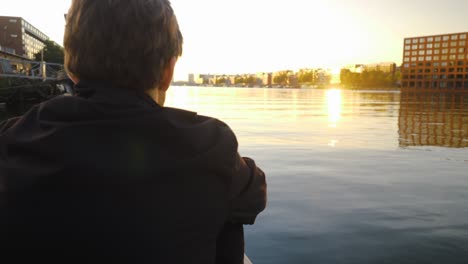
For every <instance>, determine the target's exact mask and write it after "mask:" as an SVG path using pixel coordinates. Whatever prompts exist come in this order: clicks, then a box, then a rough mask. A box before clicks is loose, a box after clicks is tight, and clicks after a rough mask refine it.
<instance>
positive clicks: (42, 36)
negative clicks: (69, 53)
mask: <svg viewBox="0 0 468 264" xmlns="http://www.w3.org/2000/svg"><path fill="white" fill-rule="evenodd" d="M22 24H23V28H25V29H26V30H27V31H29V32H31V33H33V34H34V35H35V36H37V37H39V38H40V39H43V40H46V39H48V37H47V36H46V35H45V34H44V33H42V32H41V31H39V30H38V29H37V28H35V27H33V26H32V25H31V24H29V23H28V22H25V21H24V20H23V21H22Z"/></svg>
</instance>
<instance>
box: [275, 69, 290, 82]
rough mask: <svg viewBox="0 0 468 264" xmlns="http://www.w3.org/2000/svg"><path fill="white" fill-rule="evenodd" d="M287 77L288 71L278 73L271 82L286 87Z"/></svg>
mask: <svg viewBox="0 0 468 264" xmlns="http://www.w3.org/2000/svg"><path fill="white" fill-rule="evenodd" d="M288 75H289V71H282V72H278V73H277V74H276V76H275V77H274V78H273V82H274V83H275V84H280V85H287V84H288V79H289V76H288Z"/></svg>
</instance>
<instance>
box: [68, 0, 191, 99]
mask: <svg viewBox="0 0 468 264" xmlns="http://www.w3.org/2000/svg"><path fill="white" fill-rule="evenodd" d="M182 42H183V40H182V34H181V33H180V30H179V25H178V23H177V19H176V17H175V15H174V11H173V10H172V7H171V4H170V2H169V0H73V2H72V5H71V7H70V10H69V12H68V14H67V25H66V29H65V37H64V46H65V68H66V69H67V72H68V73H69V74H70V75H71V76H73V77H74V79H78V80H90V81H104V82H110V83H112V84H113V85H115V86H118V87H124V88H128V89H135V90H139V91H145V92H148V91H151V90H155V88H158V89H159V90H163V91H165V90H167V88H168V87H169V84H170V82H171V79H172V74H173V69H174V65H175V61H176V59H177V57H179V56H180V55H181V54H182Z"/></svg>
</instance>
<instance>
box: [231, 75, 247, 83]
mask: <svg viewBox="0 0 468 264" xmlns="http://www.w3.org/2000/svg"><path fill="white" fill-rule="evenodd" d="M234 84H245V79H244V77H242V76H236V77H235V78H234Z"/></svg>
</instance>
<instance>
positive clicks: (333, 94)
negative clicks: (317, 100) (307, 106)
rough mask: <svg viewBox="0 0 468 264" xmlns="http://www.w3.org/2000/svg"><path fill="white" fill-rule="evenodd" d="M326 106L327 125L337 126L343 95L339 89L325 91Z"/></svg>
mask: <svg viewBox="0 0 468 264" xmlns="http://www.w3.org/2000/svg"><path fill="white" fill-rule="evenodd" d="M326 97H327V107H328V123H329V127H333V128H335V127H337V124H338V122H339V121H340V120H341V112H342V107H343V96H342V94H341V90H338V89H331V90H328V91H327V93H326Z"/></svg>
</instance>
